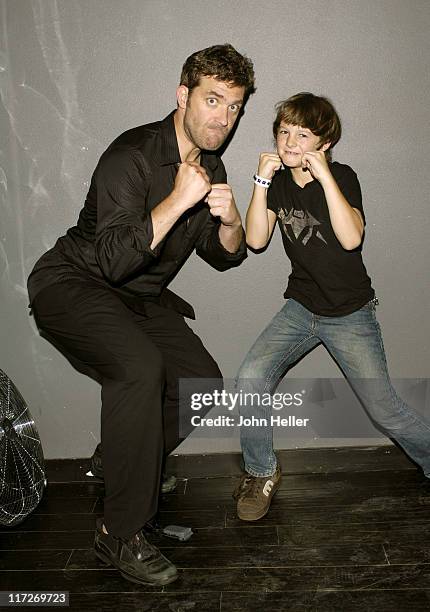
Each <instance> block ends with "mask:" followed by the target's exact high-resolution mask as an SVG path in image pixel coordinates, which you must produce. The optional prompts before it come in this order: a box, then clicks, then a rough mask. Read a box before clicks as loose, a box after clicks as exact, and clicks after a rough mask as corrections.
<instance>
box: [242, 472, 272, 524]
mask: <svg viewBox="0 0 430 612" xmlns="http://www.w3.org/2000/svg"><path fill="white" fill-rule="evenodd" d="M280 486H281V481H280V480H279V482H278V483H277V484H276V485H275V486H274V487H273V489H272V491H273V494H272V497H271V499H270V503H269V505H268V506H267V508H265V509H264V510H263V511H262V512H260V514H258V515H255V514H254V515H253V516H252V517H250V516H246V515H244V514H241V513H240V512H239V510H236V511H237V516H238V518H239V519H240V520H241V521H247V522H249V523H252V522H253V521H259V520H260V519H262V518H263V516H266V514H267V513H268V512H269V510H270V506H271V504H272V501H273V498H274V497H275V495H276V493H277V491H278V489H279V487H280Z"/></svg>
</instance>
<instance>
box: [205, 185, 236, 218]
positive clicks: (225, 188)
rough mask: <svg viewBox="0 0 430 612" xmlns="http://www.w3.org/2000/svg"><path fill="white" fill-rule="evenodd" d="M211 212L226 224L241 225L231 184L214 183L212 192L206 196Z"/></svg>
mask: <svg viewBox="0 0 430 612" xmlns="http://www.w3.org/2000/svg"><path fill="white" fill-rule="evenodd" d="M205 201H206V202H207V203H208V206H209V212H210V213H211V215H212V216H213V217H219V218H220V221H221V223H222V224H223V225H225V226H230V227H231V226H240V225H241V223H242V222H241V218H240V214H239V211H238V210H237V208H236V203H235V201H234V197H233V193H232V191H231V187H230V185H227V184H226V183H216V184H214V185H212V189H211V192H210V193H208V195H207V196H206V198H205Z"/></svg>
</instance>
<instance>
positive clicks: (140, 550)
mask: <svg viewBox="0 0 430 612" xmlns="http://www.w3.org/2000/svg"><path fill="white" fill-rule="evenodd" d="M127 544H128V546H129V548H130V550H131V551H132V552H133V554H134V555H135V556H136V558H137V559H139V561H143V560H145V559H149V558H150V557H156V556H157V555H158V549H157V548H156V547H155V546H153V545H152V544H151V543H150V542H148V540H147V539H146V537H145V534H144V533H143V531H142V530H140V531H138V532H137V533H135V534H134V536H133V537H132V538H130V540H128V542H127Z"/></svg>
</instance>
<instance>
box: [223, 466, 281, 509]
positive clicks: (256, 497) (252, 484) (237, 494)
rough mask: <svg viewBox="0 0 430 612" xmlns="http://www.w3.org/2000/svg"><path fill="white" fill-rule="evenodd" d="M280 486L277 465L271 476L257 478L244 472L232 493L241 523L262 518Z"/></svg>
mask: <svg viewBox="0 0 430 612" xmlns="http://www.w3.org/2000/svg"><path fill="white" fill-rule="evenodd" d="M280 484H281V468H280V467H279V464H278V465H277V466H276V471H275V473H274V474H273V476H264V477H257V476H251V474H248V473H246V472H245V474H243V476H242V478H241V479H240V482H239V484H238V485H237V487H236V490H235V491H234V493H233V498H234V499H235V500H236V502H237V516H238V517H239V518H240V519H241V520H242V521H258V520H259V519H261V518H263V516H265V515H266V514H267V512H268V511H269V508H270V503H271V501H272V499H273V496H274V495H275V493H276V491H277V490H278V489H279V486H280Z"/></svg>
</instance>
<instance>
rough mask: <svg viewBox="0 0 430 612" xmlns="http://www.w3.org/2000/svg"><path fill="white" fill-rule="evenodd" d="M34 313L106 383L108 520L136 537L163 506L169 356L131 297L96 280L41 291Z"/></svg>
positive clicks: (78, 362) (76, 360) (80, 364)
mask: <svg viewBox="0 0 430 612" xmlns="http://www.w3.org/2000/svg"><path fill="white" fill-rule="evenodd" d="M34 313H35V318H36V322H37V324H38V326H39V327H40V328H41V330H42V335H46V336H47V338H48V339H51V338H53V339H54V341H55V344H56V346H58V347H59V348H61V349H62V350H63V352H64V353H65V355H66V356H71V357H72V362H73V365H74V366H75V367H77V368H78V369H79V370H80V371H82V372H84V373H86V374H89V375H93V377H96V378H97V379H98V380H99V381H100V383H101V386H102V392H101V393H102V410H101V439H102V442H103V444H102V459H103V466H104V471H105V491H106V496H105V524H106V526H107V528H108V530H109V531H110V532H112V533H113V534H114V535H116V536H119V537H124V538H126V537H129V536H131V535H132V534H133V533H135V532H136V531H137V530H138V529H140V528H141V527H142V525H143V524H144V523H145V522H146V521H147V520H148V519H149V518H151V516H152V515H153V514H154V513H155V512H156V509H157V499H158V484H159V479H160V469H161V461H162V447H163V435H162V411H161V397H162V389H163V387H164V377H165V369H164V364H163V359H162V355H161V353H160V351H159V350H158V349H157V347H156V346H155V345H154V344H153V342H152V341H151V339H150V338H149V337H148V336H147V335H146V334H145V333H144V332H143V331H142V330H141V328H140V327H139V326H138V325H137V324H136V323H135V321H134V320H133V317H132V316H131V312H130V311H129V310H128V309H127V308H126V307H125V306H124V305H123V303H122V302H121V301H120V300H119V299H118V298H117V297H116V296H115V295H113V294H112V292H110V291H109V290H106V289H104V288H103V287H100V286H99V285H96V284H92V283H87V282H82V283H81V282H72V283H67V284H66V283H64V284H58V285H55V286H52V287H49V288H47V289H46V290H45V291H43V292H42V293H41V294H40V295H39V296H37V297H36V300H35V304H34Z"/></svg>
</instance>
